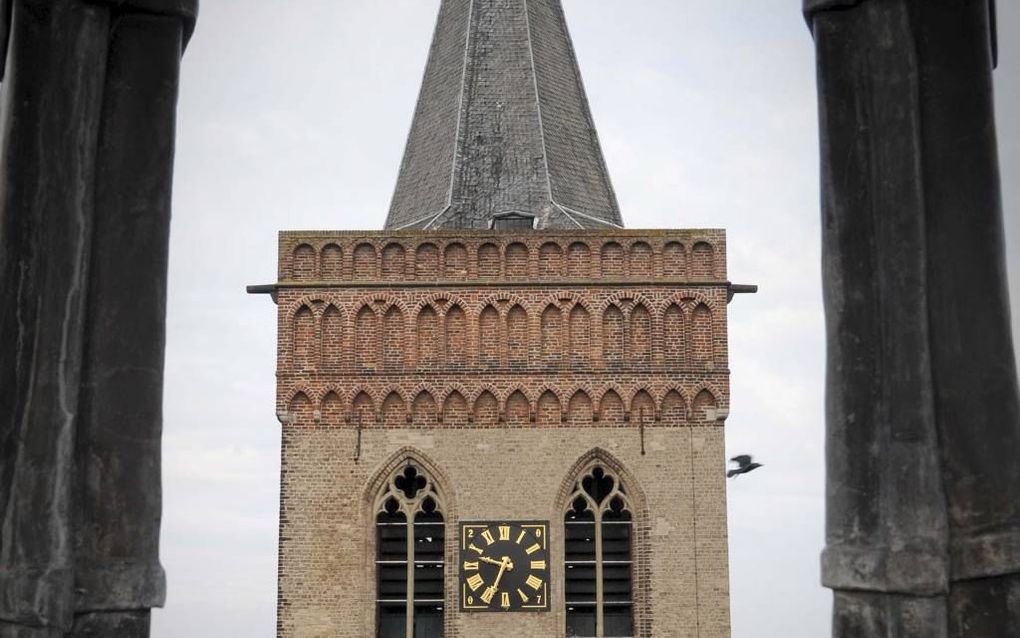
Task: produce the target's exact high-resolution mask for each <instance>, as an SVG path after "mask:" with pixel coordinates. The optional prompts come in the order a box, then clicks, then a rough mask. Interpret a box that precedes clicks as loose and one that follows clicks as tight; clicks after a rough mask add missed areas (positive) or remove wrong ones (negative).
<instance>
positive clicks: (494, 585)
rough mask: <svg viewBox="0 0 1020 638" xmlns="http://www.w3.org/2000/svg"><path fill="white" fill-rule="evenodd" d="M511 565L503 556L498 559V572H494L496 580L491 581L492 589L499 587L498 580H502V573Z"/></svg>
mask: <svg viewBox="0 0 1020 638" xmlns="http://www.w3.org/2000/svg"><path fill="white" fill-rule="evenodd" d="M512 565H513V563H512V562H510V559H509V558H508V557H506V556H504V557H503V560H502V561H500V563H499V573H498V574H496V581H495V582H494V583H492V588H493V589H499V581H501V580H503V574H504V573H505V572H506V570H507V568H508V567H511V566H512Z"/></svg>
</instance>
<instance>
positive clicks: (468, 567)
mask: <svg viewBox="0 0 1020 638" xmlns="http://www.w3.org/2000/svg"><path fill="white" fill-rule="evenodd" d="M532 565H534V563H532ZM532 569H534V567H532ZM464 571H466V572H476V571H478V561H470V560H466V561H464Z"/></svg>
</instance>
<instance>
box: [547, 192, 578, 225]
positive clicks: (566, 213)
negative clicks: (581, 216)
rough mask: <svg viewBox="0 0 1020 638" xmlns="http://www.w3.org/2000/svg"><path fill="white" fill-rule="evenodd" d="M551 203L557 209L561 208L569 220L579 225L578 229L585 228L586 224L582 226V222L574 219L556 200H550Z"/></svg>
mask: <svg viewBox="0 0 1020 638" xmlns="http://www.w3.org/2000/svg"><path fill="white" fill-rule="evenodd" d="M549 201H551V202H552V203H553V206H555V207H556V208H559V209H560V211H561V212H562V213H563V214H564V215H565V216H566V217H567V219H569V220H570V221H572V222H574V223H575V224H577V227H578V228H584V224H582V223H581V222H579V221H577V220H576V219H574V217H573V216H572V215H571V214H570V213H568V212H567V209H566V208H564V207H563V206H561V205H560V203H559V202H557V201H556V200H555V199H552V200H549Z"/></svg>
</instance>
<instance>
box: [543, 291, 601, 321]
mask: <svg viewBox="0 0 1020 638" xmlns="http://www.w3.org/2000/svg"><path fill="white" fill-rule="evenodd" d="M564 299H567V300H569V301H568V302H567V303H563V300H564ZM549 304H553V305H556V306H558V307H559V308H560V310H563V311H564V312H570V311H571V310H573V309H574V306H581V307H582V308H584V309H585V310H587V311H588V314H590V315H592V316H594V315H595V307H594V306H593V305H592V302H591V300H590V299H588V298H587V297H585V296H584V295H581V294H578V293H576V292H574V291H572V290H564V291H562V292H557V293H552V294H549V295H546V296H545V297H543V298H542V300H541V301H539V302H538V304H536V306H537V307H538V308H541V309H542V310H543V311H544V310H545V309H546V308H548V307H549Z"/></svg>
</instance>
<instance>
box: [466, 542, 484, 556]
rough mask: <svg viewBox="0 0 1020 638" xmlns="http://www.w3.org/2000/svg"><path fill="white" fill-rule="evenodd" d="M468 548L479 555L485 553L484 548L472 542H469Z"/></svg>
mask: <svg viewBox="0 0 1020 638" xmlns="http://www.w3.org/2000/svg"><path fill="white" fill-rule="evenodd" d="M468 549H470V550H471V551H473V552H474V553H476V554H478V555H479V556H481V555H482V554H484V553H485V550H484V549H482V548H481V547H479V546H477V545H475V544H474V543H471V544H470V545H468Z"/></svg>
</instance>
